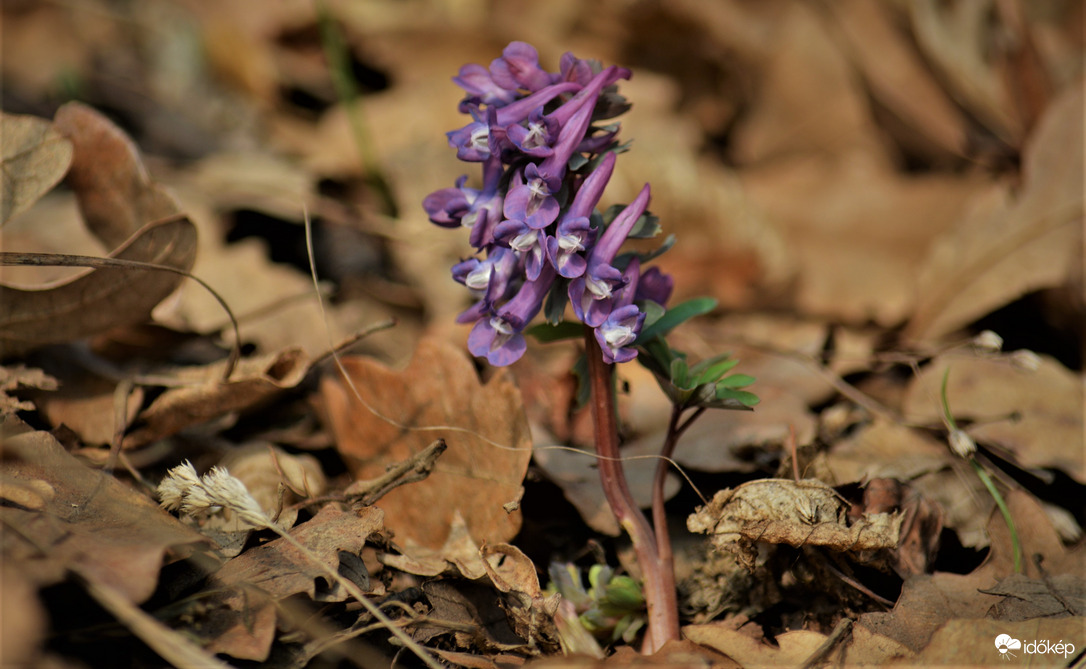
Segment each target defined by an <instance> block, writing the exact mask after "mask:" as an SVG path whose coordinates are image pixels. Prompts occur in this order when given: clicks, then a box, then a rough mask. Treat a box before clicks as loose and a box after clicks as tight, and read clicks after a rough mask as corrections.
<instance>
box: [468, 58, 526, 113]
mask: <svg viewBox="0 0 1086 669" xmlns="http://www.w3.org/2000/svg"><path fill="white" fill-rule="evenodd" d="M453 82H454V83H455V84H456V85H457V86H459V87H460V88H463V89H464V90H465V91H466V92H467V93H468V97H467V98H466V99H465V100H464V101H463V102H461V103H460V111H461V112H467V109H466V107H467V106H468V105H470V104H472V103H475V104H485V105H498V106H500V105H505V104H508V103H510V102H512V101H513V100H515V99H516V97H517V91H516V89H515V88H513V89H510V88H506V87H503V86H501V85H499V84H498V83H496V82H495V81H494V78H493V77H492V76H491V74H490V72H489V71H488V70H487V69H486V68H485V67H483V66H482V65H476V64H474V63H469V64H467V65H464V66H463V67H461V68H460V74H459V75H458V76H455V77H453Z"/></svg>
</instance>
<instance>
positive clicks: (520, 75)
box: [490, 42, 556, 92]
mask: <svg viewBox="0 0 1086 669" xmlns="http://www.w3.org/2000/svg"><path fill="white" fill-rule="evenodd" d="M490 76H491V79H493V81H494V83H496V84H497V85H499V86H501V87H502V88H505V89H512V90H516V89H518V88H523V89H526V90H528V91H532V92H535V91H538V90H539V89H541V88H543V87H544V86H548V85H549V84H551V83H553V81H554V79H555V78H556V77H555V76H554V75H552V74H550V73H549V72H545V71H544V70H543V69H542V68H540V67H539V52H538V51H536V50H535V47H534V46H532V45H531V44H526V43H524V42H510V43H509V46H507V47H505V49H504V50H502V57H501V58H496V59H494V62H492V63H491V64H490Z"/></svg>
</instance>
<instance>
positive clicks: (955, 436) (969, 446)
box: [948, 429, 977, 458]
mask: <svg viewBox="0 0 1086 669" xmlns="http://www.w3.org/2000/svg"><path fill="white" fill-rule="evenodd" d="M948 441H949V442H950V450H952V451H954V453H955V454H957V455H958V456H959V457H963V458H968V457H970V456H972V455H973V454H974V453H976V452H977V442H975V441H973V437H970V436H969V435H968V434H967V433H966V432H964V431H963V430H957V429H955V430H951V431H950V436H949V439H948Z"/></svg>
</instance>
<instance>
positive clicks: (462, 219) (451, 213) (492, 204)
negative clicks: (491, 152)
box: [422, 156, 504, 249]
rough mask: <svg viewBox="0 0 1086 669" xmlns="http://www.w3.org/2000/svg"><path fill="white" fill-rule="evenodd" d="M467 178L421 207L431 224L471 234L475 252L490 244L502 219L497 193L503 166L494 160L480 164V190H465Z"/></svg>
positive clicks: (430, 198)
mask: <svg viewBox="0 0 1086 669" xmlns="http://www.w3.org/2000/svg"><path fill="white" fill-rule="evenodd" d="M467 179H468V178H467V176H466V175H465V176H461V177H460V178H458V179H457V180H456V187H455V188H442V189H441V190H438V191H434V192H433V193H430V194H429V195H427V196H426V197H425V198H424V199H423V201H422V207H423V209H425V210H426V213H427V214H428V215H429V217H430V221H431V222H433V223H435V224H436V225H440V226H442V227H445V228H455V227H457V226H463V227H465V228H468V229H470V230H471V240H470V241H471V245H472V246H474V247H475V248H477V249H481V248H483V247H484V246H487V245H488V244H490V243H491V242H492V241H493V238H492V233H493V229H494V226H495V225H497V224H498V220H499V219H500V218H501V210H502V205H503V204H504V197H503V194H502V193H501V192H500V191H499V190H498V189H499V186H500V185H501V179H502V164H501V160H500V159H499V158H498V157H497V156H491V157H489V158H487V159H486V161H484V163H483V188H482V190H479V189H476V188H467V187H465V186H464V183H465V182H466V181H467Z"/></svg>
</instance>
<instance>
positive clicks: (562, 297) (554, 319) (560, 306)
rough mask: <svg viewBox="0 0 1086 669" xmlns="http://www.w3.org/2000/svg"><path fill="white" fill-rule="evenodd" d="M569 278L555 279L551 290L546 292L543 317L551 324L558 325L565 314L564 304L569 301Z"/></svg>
mask: <svg viewBox="0 0 1086 669" xmlns="http://www.w3.org/2000/svg"><path fill="white" fill-rule="evenodd" d="M568 286H569V279H557V280H555V282H554V285H553V286H551V290H550V292H549V293H547V299H546V301H545V302H544V303H543V317H544V318H546V319H547V322H548V323H550V324H551V325H558V324H559V323H561V322H562V317H563V316H565V315H566V304H567V303H568V302H569V291H568Z"/></svg>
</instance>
